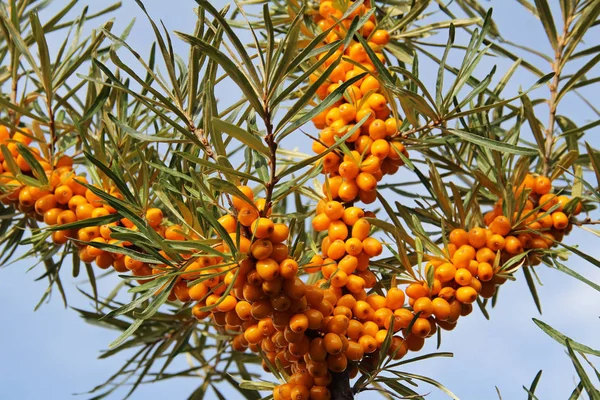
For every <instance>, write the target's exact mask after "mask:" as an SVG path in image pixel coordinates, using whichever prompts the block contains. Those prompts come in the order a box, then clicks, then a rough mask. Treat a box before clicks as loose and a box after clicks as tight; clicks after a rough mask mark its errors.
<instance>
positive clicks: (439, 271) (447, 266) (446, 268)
mask: <svg viewBox="0 0 600 400" xmlns="http://www.w3.org/2000/svg"><path fill="white" fill-rule="evenodd" d="M455 275H456V267H455V266H454V264H451V263H444V264H442V265H440V266H439V267H437V268H436V269H435V272H434V276H435V279H438V280H439V281H440V282H442V283H446V282H450V281H451V280H453V279H454V277H455Z"/></svg>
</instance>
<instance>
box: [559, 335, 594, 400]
mask: <svg viewBox="0 0 600 400" xmlns="http://www.w3.org/2000/svg"><path fill="white" fill-rule="evenodd" d="M565 345H566V347H567V351H568V353H569V357H571V361H572V362H573V366H574V367H575V371H576V372H577V375H579V378H580V379H581V383H583V388H584V389H585V391H586V392H587V394H588V395H589V396H590V400H597V399H600V391H598V389H596V388H595V387H594V384H593V383H592V381H591V380H590V378H589V376H588V375H587V373H586V372H585V370H584V369H583V366H582V365H581V363H580V362H579V359H578V358H577V355H575V352H574V351H573V348H572V347H571V339H569V338H567V339H566V340H565Z"/></svg>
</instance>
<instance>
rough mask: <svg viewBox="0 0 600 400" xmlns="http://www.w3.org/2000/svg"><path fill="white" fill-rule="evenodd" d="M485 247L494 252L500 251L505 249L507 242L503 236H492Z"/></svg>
mask: <svg viewBox="0 0 600 400" xmlns="http://www.w3.org/2000/svg"><path fill="white" fill-rule="evenodd" d="M485 245H486V246H487V247H488V248H489V249H490V250H492V251H498V250H502V249H504V246H505V240H504V237H503V236H501V235H492V236H490V237H489V238H488V239H487V241H486V243H485Z"/></svg>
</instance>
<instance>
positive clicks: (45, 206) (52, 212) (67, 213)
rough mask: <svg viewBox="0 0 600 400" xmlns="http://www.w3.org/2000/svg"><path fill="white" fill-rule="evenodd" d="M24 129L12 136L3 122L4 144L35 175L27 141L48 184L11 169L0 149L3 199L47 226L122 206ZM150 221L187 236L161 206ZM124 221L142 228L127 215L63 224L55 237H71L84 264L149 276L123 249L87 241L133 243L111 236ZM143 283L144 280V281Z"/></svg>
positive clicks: (0, 138)
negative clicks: (25, 179) (29, 181)
mask: <svg viewBox="0 0 600 400" xmlns="http://www.w3.org/2000/svg"><path fill="white" fill-rule="evenodd" d="M21 130H22V131H23V132H25V134H22V133H20V132H15V133H14V134H13V135H12V137H11V135H10V131H9V130H8V129H7V128H6V127H4V126H0V144H2V145H5V146H6V147H7V149H8V150H9V151H10V153H11V156H12V157H13V159H14V161H15V163H16V166H17V167H18V169H19V171H17V172H18V173H19V174H22V175H25V176H31V177H35V174H34V171H33V170H32V166H31V165H30V164H29V163H28V161H27V160H26V159H25V157H23V155H22V154H21V153H20V152H19V150H18V144H19V143H20V144H22V145H24V146H27V150H28V151H29V152H30V153H31V154H32V155H33V156H34V157H35V158H36V160H37V162H38V163H39V164H40V165H41V166H42V168H43V170H44V172H45V175H46V178H47V180H48V184H47V185H45V186H34V185H25V184H23V183H22V182H21V181H20V180H18V179H17V178H18V177H17V176H15V175H13V173H12V172H11V171H10V169H9V165H8V160H5V159H4V155H3V153H1V152H0V160H1V161H2V164H1V165H0V172H1V175H0V182H1V183H2V184H3V190H4V193H3V194H2V202H3V203H5V204H10V205H14V206H15V207H16V208H17V209H18V210H19V211H21V212H23V213H25V214H28V215H30V216H31V217H33V218H36V219H37V220H39V221H40V222H44V223H45V224H47V225H48V226H58V225H65V224H71V223H74V222H77V221H83V220H87V219H90V218H99V217H104V216H107V215H110V214H115V213H116V212H117V211H116V209H114V208H113V207H112V206H110V205H109V204H107V203H106V202H105V201H104V200H102V199H101V198H100V197H99V196H97V195H96V194H95V193H94V192H93V191H92V190H90V189H89V188H87V187H86V186H85V185H86V184H88V181H87V179H86V178H85V177H84V176H82V175H77V174H76V172H75V171H74V169H73V159H72V158H71V157H70V156H68V155H62V156H60V157H58V158H57V159H56V160H55V162H54V165H52V164H51V163H50V162H49V160H48V159H46V158H44V157H43V156H42V155H41V154H40V150H39V149H38V148H36V147H33V138H32V132H31V130H29V129H28V128H21ZM106 192H107V193H109V194H110V195H111V196H112V197H115V198H117V199H123V196H122V195H121V193H119V191H118V190H117V189H116V187H114V186H113V187H110V188H109V189H108V190H106ZM145 216H146V219H147V221H148V224H149V225H150V226H151V227H152V228H153V229H154V230H155V231H156V232H157V233H159V234H160V235H161V236H162V237H164V238H166V239H171V240H183V239H184V236H183V235H182V233H181V226H179V225H172V226H169V227H165V226H163V225H162V223H163V213H162V211H161V210H160V209H158V208H150V209H148V210H147V211H146V215H145ZM116 226H121V227H124V228H127V229H131V230H135V229H137V228H136V227H135V226H134V224H133V223H132V222H131V221H130V220H129V219H127V218H121V219H119V220H118V221H115V222H111V223H108V224H104V225H100V226H86V227H83V228H79V229H63V230H55V231H53V232H52V241H53V242H54V243H55V244H57V245H62V244H65V243H67V241H69V240H70V239H76V240H77V241H73V243H74V245H75V246H76V247H77V248H78V251H79V258H80V259H81V261H83V262H85V263H95V264H96V265H97V266H98V267H99V268H102V269H106V268H109V267H111V266H112V267H113V268H114V269H115V270H116V271H118V272H128V271H131V272H132V273H133V275H134V276H139V277H143V276H148V275H151V274H152V273H153V269H152V268H151V267H150V266H149V265H148V264H147V263H143V262H141V261H139V260H135V259H133V258H131V257H130V256H125V255H123V254H122V253H118V252H111V251H108V250H103V249H100V248H98V247H94V245H88V244H86V243H84V242H94V243H108V244H112V245H115V246H120V247H131V246H133V244H132V243H130V242H125V241H120V240H117V239H113V238H112V231H111V227H116ZM140 282H145V281H144V280H140Z"/></svg>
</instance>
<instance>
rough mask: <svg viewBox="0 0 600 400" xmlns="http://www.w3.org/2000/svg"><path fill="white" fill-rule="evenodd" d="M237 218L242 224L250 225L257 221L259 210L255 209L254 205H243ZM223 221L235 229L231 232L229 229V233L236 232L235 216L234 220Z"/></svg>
mask: <svg viewBox="0 0 600 400" xmlns="http://www.w3.org/2000/svg"><path fill="white" fill-rule="evenodd" d="M226 217H227V216H226ZM221 218H223V217H221ZM231 218H233V217H231ZM237 218H238V221H239V222H240V224H242V225H243V226H247V227H250V226H251V225H252V223H253V222H254V221H256V219H257V218H258V211H257V210H256V209H254V208H253V207H242V208H241V209H240V210H239V212H238V215H237ZM223 222H224V223H226V224H227V225H228V228H229V229H231V228H233V230H232V231H231V232H230V231H229V230H228V231H227V232H228V233H234V232H235V231H236V223H235V218H233V221H230V220H229V219H226V220H224V221H223ZM226 229H227V228H226Z"/></svg>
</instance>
